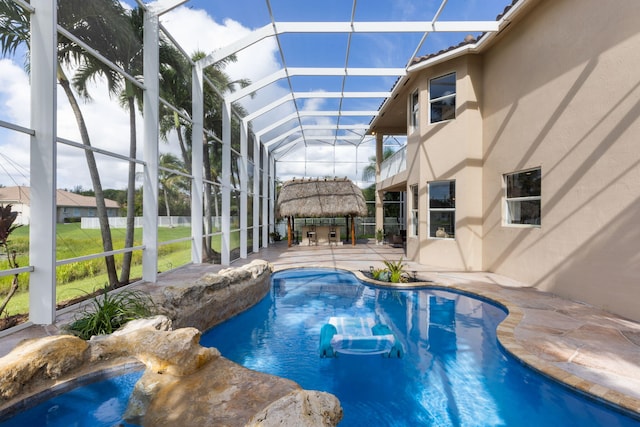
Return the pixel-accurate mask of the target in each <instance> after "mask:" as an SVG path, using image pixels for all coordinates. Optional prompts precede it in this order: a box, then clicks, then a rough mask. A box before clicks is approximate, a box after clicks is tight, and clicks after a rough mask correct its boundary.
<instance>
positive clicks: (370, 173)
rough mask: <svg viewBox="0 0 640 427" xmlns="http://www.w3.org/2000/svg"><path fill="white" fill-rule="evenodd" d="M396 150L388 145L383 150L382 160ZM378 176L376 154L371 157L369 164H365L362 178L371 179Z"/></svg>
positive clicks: (364, 179)
mask: <svg viewBox="0 0 640 427" xmlns="http://www.w3.org/2000/svg"><path fill="white" fill-rule="evenodd" d="M394 153H395V151H393V149H391V148H389V147H386V148H385V149H384V151H383V152H382V161H384V160H386V159H388V158H389V157H391V156H392V155H393V154H394ZM375 178H376V156H371V157H369V164H368V165H367V166H365V168H364V169H363V170H362V180H363V181H371V180H375Z"/></svg>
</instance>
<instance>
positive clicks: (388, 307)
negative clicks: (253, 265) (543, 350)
mask: <svg viewBox="0 0 640 427" xmlns="http://www.w3.org/2000/svg"><path fill="white" fill-rule="evenodd" d="M272 283H273V286H272V288H271V292H270V294H269V295H268V296H267V297H265V298H264V299H263V300H262V301H261V302H260V303H259V304H257V305H256V306H254V307H253V308H251V309H249V310H248V311H246V312H244V313H242V314H240V315H238V316H236V317H234V318H232V319H230V320H228V321H226V322H224V323H223V324H220V325H218V326H216V327H215V328H213V329H212V330H210V331H208V332H207V333H205V334H204V335H203V337H202V340H201V343H202V345H205V346H214V347H217V348H218V349H219V350H220V351H221V353H222V354H223V355H224V356H225V357H227V358H229V359H231V360H233V361H235V362H237V363H239V364H241V365H243V366H245V367H247V368H251V369H255V370H258V371H262V372H267V373H270V374H273V375H278V376H281V377H285V378H289V379H291V380H293V381H296V382H297V383H298V384H300V385H301V386H302V387H303V388H305V389H311V390H322V391H327V392H330V393H333V394H334V395H336V396H337V397H338V398H339V399H340V403H341V405H342V407H343V409H344V418H343V421H342V422H341V423H340V426H341V427H343V426H345V427H349V426H417V425H430V426H547V425H549V426H551V425H554V426H638V425H639V424H640V421H639V420H637V419H632V418H630V417H628V416H626V415H623V414H622V413H620V412H617V411H615V410H613V409H611V408H610V407H608V406H605V405H603V404H601V403H599V402H597V401H595V400H591V399H588V398H585V397H583V396H582V395H579V394H577V393H575V392H573V391H571V390H569V389H568V388H566V387H564V386H562V385H559V384H558V383H556V382H554V381H551V380H548V379H546V378H545V377H543V376H541V375H539V374H537V373H535V372H533V371H532V370H530V369H529V368H527V367H525V366H523V365H522V364H521V363H519V362H518V361H517V360H515V359H514V358H512V357H510V356H509V355H507V354H506V353H505V352H503V351H502V350H501V348H500V346H499V343H498V341H497V339H496V327H497V326H498V324H499V323H500V322H501V321H502V320H503V319H504V318H505V317H506V313H505V311H504V310H502V309H501V308H499V307H497V306H495V305H493V304H490V303H488V302H484V301H481V300H479V299H475V298H471V297H469V296H465V295H462V294H458V293H452V292H448V291H444V290H438V289H411V290H394V289H386V288H384V289H383V288H377V287H373V286H369V285H365V284H363V283H361V282H360V281H359V280H358V279H357V278H356V277H355V276H353V275H352V274H351V273H348V272H340V271H335V270H325V269H297V270H285V271H282V272H277V273H275V274H274V275H273V277H272ZM371 315H373V316H375V317H376V319H377V320H378V321H381V322H383V323H385V324H387V325H388V326H389V327H390V328H391V329H392V331H393V333H394V334H395V335H396V337H397V338H398V339H399V340H400V341H401V343H402V345H403V346H404V353H405V354H404V356H403V357H402V358H384V357H381V356H380V355H366V356H365V355H350V354H339V356H338V357H337V358H321V357H320V355H319V352H318V347H319V335H320V330H321V328H322V326H323V325H324V324H326V323H327V321H328V319H329V318H330V317H332V316H349V317H367V316H371Z"/></svg>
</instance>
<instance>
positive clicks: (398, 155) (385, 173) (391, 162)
mask: <svg viewBox="0 0 640 427" xmlns="http://www.w3.org/2000/svg"><path fill="white" fill-rule="evenodd" d="M405 169H407V146H406V145H405V146H404V147H402V148H401V149H399V150H398V151H396V152H395V153H393V155H392V156H391V157H388V158H387V159H386V160H385V161H384V162H382V163H381V164H380V181H383V180H385V179H387V178H390V177H392V176H394V175H397V174H399V173H400V172H402V171H404V170H405Z"/></svg>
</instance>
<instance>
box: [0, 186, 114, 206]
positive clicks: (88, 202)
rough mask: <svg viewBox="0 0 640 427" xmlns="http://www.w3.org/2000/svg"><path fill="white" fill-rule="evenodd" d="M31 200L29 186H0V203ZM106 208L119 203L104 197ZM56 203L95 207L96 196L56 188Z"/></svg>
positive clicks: (26, 202) (24, 202) (27, 202)
mask: <svg viewBox="0 0 640 427" xmlns="http://www.w3.org/2000/svg"><path fill="white" fill-rule="evenodd" d="M30 201H31V191H30V188H29V187H24V186H16V187H2V188H0V203H2V202H5V203H23V204H26V205H28V204H29V202H30ZM104 202H105V205H106V206H107V208H116V209H118V208H120V204H119V203H118V202H116V201H115V200H111V199H104ZM56 205H57V206H58V207H61V206H81V207H87V208H95V207H96V198H95V197H89V196H82V195H80V194H75V193H71V192H69V191H65V190H56Z"/></svg>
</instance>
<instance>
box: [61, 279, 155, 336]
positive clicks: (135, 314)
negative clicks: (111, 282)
mask: <svg viewBox="0 0 640 427" xmlns="http://www.w3.org/2000/svg"><path fill="white" fill-rule="evenodd" d="M153 311H154V304H153V301H152V300H151V298H150V297H149V296H148V295H147V294H145V293H143V292H140V291H128V290H124V291H120V292H112V293H107V287H105V288H104V291H103V293H102V294H100V295H97V296H95V297H93V301H92V303H91V305H90V306H88V307H86V308H85V310H84V311H83V312H82V313H79V314H78V315H77V316H76V317H75V318H74V321H73V322H72V323H71V324H70V325H69V326H68V329H69V330H70V331H71V333H73V334H74V335H77V336H79V337H80V338H82V339H85V340H88V339H89V338H91V337H92V336H94V335H105V334H110V333H112V332H114V331H116V330H117V329H118V328H120V327H121V326H123V325H124V324H125V323H127V322H129V321H131V320H134V319H140V318H143V317H148V316H150V315H151V314H153Z"/></svg>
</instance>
